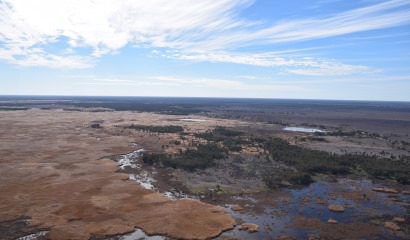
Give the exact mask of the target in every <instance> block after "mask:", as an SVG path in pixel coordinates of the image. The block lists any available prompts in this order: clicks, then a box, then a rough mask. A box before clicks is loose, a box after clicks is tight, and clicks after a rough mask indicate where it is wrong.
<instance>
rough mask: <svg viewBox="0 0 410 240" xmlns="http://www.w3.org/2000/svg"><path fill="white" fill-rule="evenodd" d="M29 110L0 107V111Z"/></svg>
mask: <svg viewBox="0 0 410 240" xmlns="http://www.w3.org/2000/svg"><path fill="white" fill-rule="evenodd" d="M29 109H30V108H21V107H0V111H25V110H29Z"/></svg>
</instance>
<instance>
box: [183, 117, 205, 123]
mask: <svg viewBox="0 0 410 240" xmlns="http://www.w3.org/2000/svg"><path fill="white" fill-rule="evenodd" d="M178 121H184V122H206V121H208V120H206V119H198V118H182V119H178Z"/></svg>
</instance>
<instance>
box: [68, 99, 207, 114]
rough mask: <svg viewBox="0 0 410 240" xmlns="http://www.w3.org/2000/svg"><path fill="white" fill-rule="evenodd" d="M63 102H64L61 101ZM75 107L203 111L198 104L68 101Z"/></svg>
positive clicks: (143, 110) (176, 112)
mask: <svg viewBox="0 0 410 240" xmlns="http://www.w3.org/2000/svg"><path fill="white" fill-rule="evenodd" d="M62 104H64V103H62ZM69 105H74V106H76V107H83V108H110V109H114V110H115V111H137V112H154V113H160V114H170V115H190V114H196V113H200V112H205V111H204V110H202V109H198V107H201V106H198V104H188V103H183V104H168V103H145V102H142V103H134V102H80V103H69Z"/></svg>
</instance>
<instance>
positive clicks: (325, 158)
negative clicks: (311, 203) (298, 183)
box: [265, 138, 410, 184]
mask: <svg viewBox="0 0 410 240" xmlns="http://www.w3.org/2000/svg"><path fill="white" fill-rule="evenodd" d="M265 148H266V149H267V150H268V151H269V152H270V154H271V156H272V159H273V160H275V161H279V162H283V163H285V164H286V165H289V166H294V167H295V168H296V169H297V170H298V171H299V172H300V173H303V174H309V175H312V174H315V173H325V174H329V173H330V174H341V175H344V174H349V173H354V172H357V171H359V172H365V173H367V174H369V175H370V176H372V177H374V178H389V179H395V180H396V181H397V182H399V183H402V184H410V164H408V163H407V162H406V161H405V160H404V159H400V160H391V159H388V158H380V157H377V156H375V155H372V156H371V155H367V154H345V155H336V154H331V153H328V152H324V151H318V150H311V149H306V148H303V147H299V146H295V145H290V144H289V143H288V142H286V141H285V140H283V139H280V138H272V139H269V140H268V141H266V143H265ZM302 182H304V181H302Z"/></svg>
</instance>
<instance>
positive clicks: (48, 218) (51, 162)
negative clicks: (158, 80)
mask: <svg viewBox="0 0 410 240" xmlns="http://www.w3.org/2000/svg"><path fill="white" fill-rule="evenodd" d="M150 117H157V115H154V114H133V113H118V112H115V113H108V112H106V113H86V112H64V111H60V110H53V111H40V110H29V111H9V112H2V113H1V115H0V136H1V139H2V140H1V145H0V156H1V158H0V193H1V197H0V222H4V221H10V220H14V219H18V218H19V217H21V216H28V217H30V218H31V221H30V225H33V226H36V227H37V228H42V229H43V228H46V229H50V232H49V236H48V237H50V238H51V239H88V238H90V237H91V236H104V235H115V234H120V233H125V232H130V231H133V230H134V228H135V227H138V228H142V229H143V230H144V231H145V232H146V233H148V234H161V235H167V236H170V237H173V238H184V239H206V238H210V237H214V236H217V235H219V234H220V233H221V232H222V231H224V230H227V229H230V228H232V227H233V226H234V223H235V221H234V220H233V219H232V218H231V217H230V216H229V215H228V214H227V213H225V212H224V210H223V209H222V208H220V207H215V206H212V205H208V204H204V203H201V202H199V201H188V200H180V201H172V200H170V199H168V198H166V197H164V196H162V195H161V194H159V193H155V192H153V191H150V190H146V189H143V188H141V187H140V186H139V185H138V184H136V183H135V182H131V181H127V179H128V175H126V174H122V173H117V172H116V171H117V170H118V167H117V165H116V163H115V162H113V161H104V160H98V159H100V158H102V157H104V156H107V155H113V154H120V153H126V152H130V151H132V150H133V148H132V147H130V144H129V142H135V141H136V140H139V139H136V138H135V136H131V135H117V136H115V135H112V133H111V134H109V133H108V132H105V131H104V130H96V129H91V128H88V127H86V124H88V123H90V122H91V121H94V120H101V119H103V120H104V121H105V122H108V123H114V122H115V121H118V119H125V120H127V119H133V118H134V119H137V121H138V119H139V120H141V121H149V120H150ZM142 141H143V140H142ZM138 142H139V141H138ZM0 234H1V233H0ZM0 238H2V237H1V235H0Z"/></svg>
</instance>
